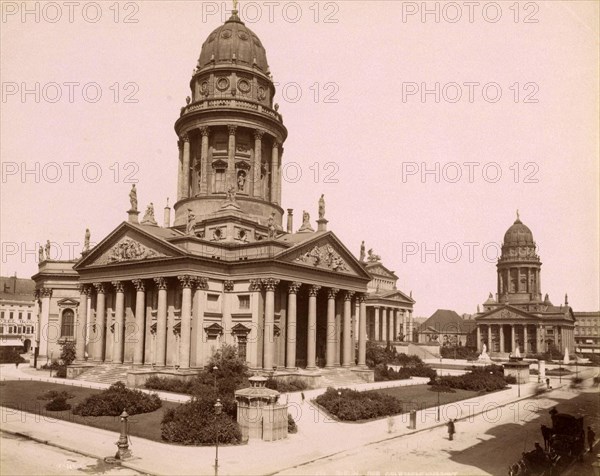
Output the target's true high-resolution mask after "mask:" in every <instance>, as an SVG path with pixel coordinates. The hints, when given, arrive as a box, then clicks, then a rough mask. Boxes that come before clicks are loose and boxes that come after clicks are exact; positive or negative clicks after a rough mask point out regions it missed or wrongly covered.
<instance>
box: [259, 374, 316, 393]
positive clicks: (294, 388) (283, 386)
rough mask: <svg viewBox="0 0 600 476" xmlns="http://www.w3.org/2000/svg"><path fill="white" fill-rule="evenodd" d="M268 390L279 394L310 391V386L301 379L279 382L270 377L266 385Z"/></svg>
mask: <svg viewBox="0 0 600 476" xmlns="http://www.w3.org/2000/svg"><path fill="white" fill-rule="evenodd" d="M265 386H266V387H267V388H270V389H271V390H277V391H278V392H282V393H288V392H300V391H302V390H306V389H308V384H307V383H306V382H305V381H304V380H301V379H299V378H291V379H289V380H287V381H286V380H277V379H274V378H273V377H269V378H268V379H267V382H266V383H265Z"/></svg>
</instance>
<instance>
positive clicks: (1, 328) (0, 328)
mask: <svg viewBox="0 0 600 476" xmlns="http://www.w3.org/2000/svg"><path fill="white" fill-rule="evenodd" d="M0 334H4V326H0Z"/></svg>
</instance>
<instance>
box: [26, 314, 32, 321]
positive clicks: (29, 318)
mask: <svg viewBox="0 0 600 476" xmlns="http://www.w3.org/2000/svg"><path fill="white" fill-rule="evenodd" d="M27 320H28V321H31V313H30V312H28V313H27Z"/></svg>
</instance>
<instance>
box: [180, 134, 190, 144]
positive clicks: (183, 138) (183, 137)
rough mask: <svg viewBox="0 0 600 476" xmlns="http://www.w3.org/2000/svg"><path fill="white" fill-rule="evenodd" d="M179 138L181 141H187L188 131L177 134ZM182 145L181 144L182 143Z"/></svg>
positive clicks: (188, 138) (188, 139) (188, 137)
mask: <svg viewBox="0 0 600 476" xmlns="http://www.w3.org/2000/svg"><path fill="white" fill-rule="evenodd" d="M179 140H180V141H181V142H189V141H190V136H189V135H188V133H187V132H184V133H182V134H181V135H180V136H179ZM182 145H183V144H182Z"/></svg>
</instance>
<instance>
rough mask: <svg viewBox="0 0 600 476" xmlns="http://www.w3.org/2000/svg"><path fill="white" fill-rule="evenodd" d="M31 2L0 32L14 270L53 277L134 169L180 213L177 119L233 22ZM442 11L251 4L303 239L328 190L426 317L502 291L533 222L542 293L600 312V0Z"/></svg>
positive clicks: (176, 5) (143, 9) (343, 234)
mask: <svg viewBox="0 0 600 476" xmlns="http://www.w3.org/2000/svg"><path fill="white" fill-rule="evenodd" d="M25 3H26V4H27V8H28V9H29V10H30V13H27V14H25V15H23V13H24V12H23V11H22V2H2V19H1V21H2V22H1V24H0V25H1V29H2V33H1V45H2V46H1V58H2V59H1V65H0V69H1V80H2V103H1V107H2V117H1V119H2V121H1V156H2V184H1V189H2V191H1V201H2V204H1V212H2V217H1V218H2V221H1V241H2V263H1V265H2V275H12V274H13V273H14V272H16V273H17V275H18V276H19V277H28V276H31V275H32V274H34V273H35V272H36V269H37V252H36V251H35V249H36V248H37V245H36V243H40V242H45V241H46V240H47V239H49V240H51V242H53V243H55V244H56V245H55V246H54V248H53V250H54V251H53V252H55V253H61V257H62V258H63V259H68V258H69V252H70V246H71V245H69V244H68V243H71V242H76V243H77V244H76V245H73V248H72V249H74V250H75V251H76V253H80V251H81V242H82V241H83V236H84V231H85V228H86V227H89V228H90V229H91V233H92V241H95V242H97V241H100V240H101V239H102V238H103V237H104V236H106V235H107V234H108V233H109V232H111V231H112V230H113V229H114V228H116V227H117V226H118V225H119V223H121V222H122V221H124V220H125V219H126V210H127V209H128V208H129V200H128V191H129V189H130V187H131V183H130V181H129V182H128V180H127V177H128V176H129V179H133V180H137V188H138V198H139V201H140V208H141V209H142V210H143V209H144V208H145V206H146V204H147V203H149V202H153V203H154V205H155V208H156V211H157V216H158V217H161V216H162V208H163V207H164V205H165V201H166V198H167V197H170V199H171V200H170V203H171V204H172V203H173V199H174V198H175V195H176V181H177V157H178V152H177V145H176V142H177V137H176V135H175V133H174V130H173V124H174V122H175V120H176V119H177V118H178V116H179V109H180V107H182V106H183V105H184V104H185V97H186V96H187V95H188V94H189V81H190V78H191V73H192V70H193V69H194V67H195V65H196V61H197V59H198V56H199V54H200V48H201V45H202V43H203V42H204V40H205V39H206V37H207V36H208V35H209V34H210V32H211V31H212V30H214V29H215V28H217V27H218V26H219V25H220V24H221V23H222V21H224V20H225V19H226V18H227V17H228V16H229V15H228V13H227V12H225V11H224V10H225V9H226V8H231V3H230V2H220V1H219V2H197V1H181V2H180V1H169V2H166V1H152V2H149V1H142V2H121V3H119V4H115V2H113V1H110V2H99V3H94V2H85V1H83V2H80V4H79V6H76V7H69V6H68V2H66V3H67V5H65V2H54V3H53V4H48V3H44V2H25ZM115 5H116V6H115ZM425 5H426V7H427V8H428V9H429V10H430V11H431V12H433V13H429V14H427V15H425V17H424V18H423V17H422V15H421V14H422V13H423V12H422V11H421V6H422V2H392V1H388V2H372V1H369V2H354V1H342V2H313V1H306V2H297V3H294V2H282V1H280V2H271V3H269V2H241V3H240V10H241V12H240V13H241V17H242V20H245V21H246V25H247V26H248V27H249V28H250V29H252V30H253V31H254V32H255V33H256V34H257V35H258V37H259V38H260V39H261V41H262V43H263V45H264V46H265V48H266V50H267V58H268V61H269V65H270V68H271V72H272V74H273V76H274V81H275V82H277V83H279V86H278V91H277V95H276V102H278V103H279V105H280V109H279V112H281V113H282V114H283V117H284V123H285V125H286V127H287V128H288V131H289V137H288V139H287V141H286V142H285V144H284V147H285V153H284V155H283V163H284V171H285V174H286V175H285V176H284V181H283V204H282V206H283V208H293V209H294V210H295V225H296V228H297V227H298V226H300V221H301V219H300V217H301V214H302V210H303V209H306V210H308V211H310V212H311V216H312V217H313V220H314V219H315V218H316V216H317V200H318V198H319V196H320V195H321V193H324V194H325V198H326V201H327V218H328V220H329V229H330V230H332V231H333V232H334V233H335V234H336V235H337V236H338V237H339V238H340V239H341V240H342V241H343V242H344V243H345V244H346V246H347V247H348V248H349V249H350V250H352V251H353V252H355V253H356V254H358V251H359V247H360V242H361V240H365V241H366V246H367V249H369V248H373V250H374V251H375V253H377V254H379V255H381V256H382V258H383V262H384V264H385V265H386V266H387V267H388V268H390V269H392V270H394V271H395V272H396V273H397V275H398V276H399V278H400V279H399V281H398V287H399V288H400V289H402V290H403V291H405V292H407V293H408V292H410V291H412V292H413V297H414V299H415V300H416V302H417V303H416V306H415V315H416V316H429V315H431V314H432V313H433V312H434V311H435V310H436V309H438V308H443V309H453V310H455V311H457V312H458V313H465V312H468V313H473V312H475V311H476V306H477V304H478V303H482V302H483V301H484V300H485V299H486V298H487V296H488V293H489V292H493V293H494V294H495V292H496V266H495V263H496V260H495V258H496V257H497V252H498V251H499V245H500V243H501V242H502V238H503V236H504V233H505V231H506V230H507V228H508V227H509V226H510V225H511V224H512V223H513V221H514V220H515V212H516V210H517V209H519V211H520V216H521V220H522V221H523V223H525V224H526V225H527V226H529V227H530V229H531V230H532V232H533V235H534V238H535V240H536V242H537V244H538V246H539V255H540V256H541V259H542V262H543V266H542V276H541V283H542V292H543V293H549V295H550V299H551V300H552V301H553V303H554V304H560V303H562V302H563V301H564V294H565V292H567V293H568V294H569V304H570V305H571V306H572V307H573V308H574V310H575V311H594V310H598V308H599V307H600V305H599V288H600V285H599V282H598V281H599V278H598V276H599V272H600V271H599V254H598V250H599V247H600V246H599V209H598V204H599V180H598V177H599V165H598V164H599V160H598V159H599V154H598V146H599V144H598V117H599V110H598V109H599V108H598V79H599V78H598V38H599V37H600V35H599V33H600V32H599V31H598V24H599V18H598V10H599V4H598V3H597V2H595V1H589V2H572V1H569V2H561V1H538V2H520V3H519V4H518V8H515V6H514V5H515V2H513V1H510V2H498V3H497V4H494V3H493V2H480V6H479V7H474V10H473V11H469V7H468V5H465V3H464V2H456V3H453V4H452V5H451V6H449V5H450V4H448V3H445V2H426V4H425ZM496 5H497V6H496ZM69 8H72V10H71V11H70V10H69ZM436 9H437V12H439V21H438V22H436V17H435V15H436ZM213 12H215V13H213ZM59 14H60V17H59ZM459 14H460V15H461V16H460V18H458V15H459ZM99 15H101V16H99ZM498 15H501V16H500V17H498ZM259 17H260V18H259ZM470 17H471V18H470ZM36 20H37V21H36ZM454 20H457V21H454ZM471 20H472V21H471ZM132 21H137V22H135V23H133V22H132ZM36 83H39V85H38V86H37V90H38V92H36ZM71 83H75V84H72V85H70V84H71ZM436 83H438V84H439V97H438V98H437V99H438V102H436V94H435V92H434V91H435V89H436ZM484 86H485V87H484ZM423 89H427V90H430V91H431V93H430V94H426V95H425V96H424V97H422V95H421V92H422V90H423ZM24 90H30V91H31V92H30V93H29V94H22V93H23V92H24ZM70 92H72V97H71V98H70V97H69V96H70ZM98 92H101V94H102V95H101V97H100V98H99V99H98V100H97V101H96V102H94V101H95V99H96V95H97V93H98ZM117 93H118V94H117ZM298 93H301V96H299V94H298ZM498 93H501V96H500V97H499V98H497V95H498ZM457 94H461V96H460V97H457ZM470 96H471V97H470ZM126 98H128V100H126ZM496 98H497V100H496ZM131 100H135V101H137V102H131ZM70 163H73V164H72V165H69V164H70ZM436 167H437V170H438V171H439V173H437V174H436V172H435V171H436ZM24 169H27V170H29V171H30V173H29V174H25V175H23V174H22V172H24ZM70 170H71V171H72V177H69V171H70ZM424 170H429V171H432V172H431V173H429V174H426V175H424V176H422V174H421V172H423V171H424ZM298 171H301V176H298ZM317 171H318V173H316V172H317ZM98 172H100V173H101V176H100V177H99V178H97V177H96V175H97V173H98ZM57 173H58V174H60V176H57ZM457 173H460V174H461V175H460V176H459V175H457ZM499 174H501V176H499ZM436 175H437V176H436ZM286 178H287V180H286ZM72 249H71V251H72ZM484 254H485V255H486V256H484ZM470 255H471V256H470Z"/></svg>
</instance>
